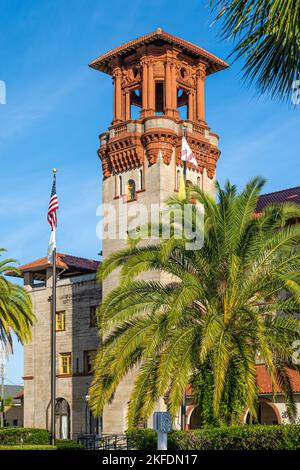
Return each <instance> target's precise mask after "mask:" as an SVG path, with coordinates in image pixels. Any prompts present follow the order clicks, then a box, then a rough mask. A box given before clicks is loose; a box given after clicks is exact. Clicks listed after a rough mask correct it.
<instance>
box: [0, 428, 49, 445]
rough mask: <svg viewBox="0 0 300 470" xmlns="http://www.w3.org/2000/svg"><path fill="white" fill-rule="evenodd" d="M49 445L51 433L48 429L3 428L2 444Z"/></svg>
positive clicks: (0, 431) (0, 432) (0, 434)
mask: <svg viewBox="0 0 300 470" xmlns="http://www.w3.org/2000/svg"><path fill="white" fill-rule="evenodd" d="M20 444H21V445H23V444H34V445H47V444H50V434H49V432H48V431H47V430H46V429H32V428H1V429H0V446H1V445H20Z"/></svg>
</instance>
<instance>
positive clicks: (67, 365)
mask: <svg viewBox="0 0 300 470" xmlns="http://www.w3.org/2000/svg"><path fill="white" fill-rule="evenodd" d="M71 361H72V355H71V353H69V352H68V353H61V354H60V355H59V373H60V374H71Z"/></svg>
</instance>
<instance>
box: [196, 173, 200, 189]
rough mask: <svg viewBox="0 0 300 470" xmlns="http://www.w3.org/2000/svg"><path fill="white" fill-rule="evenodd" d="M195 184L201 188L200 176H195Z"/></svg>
mask: <svg viewBox="0 0 300 470" xmlns="http://www.w3.org/2000/svg"><path fill="white" fill-rule="evenodd" d="M197 186H198V188H200V189H201V179H200V176H198V178H197Z"/></svg>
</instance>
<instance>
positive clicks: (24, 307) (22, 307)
mask: <svg viewBox="0 0 300 470" xmlns="http://www.w3.org/2000/svg"><path fill="white" fill-rule="evenodd" d="M4 251H5V250H4V249H3V248H0V253H3V252H4ZM12 263H15V260H14V259H3V260H1V261H0V342H3V343H4V344H6V345H7V346H8V347H10V348H11V349H12V336H11V334H12V333H14V334H15V335H16V336H17V338H18V339H19V340H20V341H21V342H22V343H24V342H26V341H27V340H29V339H30V337H31V326H32V324H33V321H34V314H33V311H32V305H31V300H30V297H29V295H28V293H27V292H26V290H25V289H24V288H23V287H21V286H19V285H16V284H13V283H12V282H10V281H8V280H7V279H6V278H5V277H4V274H5V273H6V272H13V273H18V269H17V268H16V267H15V266H13V264H12Z"/></svg>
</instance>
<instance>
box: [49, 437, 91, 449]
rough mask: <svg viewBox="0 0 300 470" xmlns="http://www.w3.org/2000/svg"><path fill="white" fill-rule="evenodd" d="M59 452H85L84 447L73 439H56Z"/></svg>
mask: <svg viewBox="0 0 300 470" xmlns="http://www.w3.org/2000/svg"><path fill="white" fill-rule="evenodd" d="M55 445H56V447H57V450H84V446H83V445H82V444H79V443H78V442H77V441H75V440H73V439H56V441H55Z"/></svg>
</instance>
